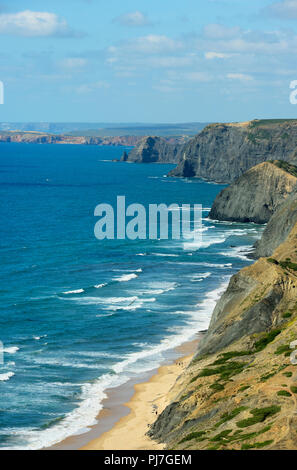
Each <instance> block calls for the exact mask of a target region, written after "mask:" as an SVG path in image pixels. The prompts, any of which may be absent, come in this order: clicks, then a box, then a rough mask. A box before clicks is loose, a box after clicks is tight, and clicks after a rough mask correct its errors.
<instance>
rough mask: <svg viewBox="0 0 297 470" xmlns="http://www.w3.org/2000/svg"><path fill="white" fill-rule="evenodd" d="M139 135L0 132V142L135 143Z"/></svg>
mask: <svg viewBox="0 0 297 470" xmlns="http://www.w3.org/2000/svg"><path fill="white" fill-rule="evenodd" d="M140 140H141V137H137V136H133V135H127V136H117V137H90V136H83V135H80V136H78V135H76V136H75V135H64V134H47V133H44V132H12V131H11V132H0V142H5V143H10V142H13V143H17V144H72V145H100V146H101V145H111V146H122V145H128V146H130V145H131V146H133V145H137V144H138V142H139V141H140Z"/></svg>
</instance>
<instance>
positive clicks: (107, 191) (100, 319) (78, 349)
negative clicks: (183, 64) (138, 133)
mask: <svg viewBox="0 0 297 470" xmlns="http://www.w3.org/2000/svg"><path fill="white" fill-rule="evenodd" d="M123 150H125V149H124V148H117V147H96V146H75V145H45V144H43V145H36V144H35V145H34V144H4V143H3V144H0V197H1V206H0V227H1V246H0V259H1V266H0V277H1V280H0V290H1V293H0V295H1V313H0V340H1V341H2V343H3V347H4V365H0V396H1V403H0V448H2V449H4V448H5V449H7V448H9V449H40V448H43V447H47V446H50V445H53V444H55V443H57V442H59V441H61V440H63V439H64V438H66V437H67V436H70V435H72V434H74V433H78V432H79V431H81V430H82V429H86V428H87V427H88V426H90V425H93V424H94V423H95V422H96V416H97V415H98V412H99V411H100V409H101V407H102V400H103V399H104V397H105V396H106V394H105V391H106V389H107V388H112V387H117V386H119V385H121V384H124V383H125V382H127V381H128V380H129V379H131V378H136V379H137V376H138V375H139V374H140V373H143V372H144V371H150V370H152V369H155V368H156V367H157V366H158V365H159V364H161V363H162V361H163V360H164V357H165V356H166V353H167V352H168V351H169V350H171V349H173V348H175V347H177V346H178V345H180V344H182V343H184V342H186V341H188V340H191V339H193V335H194V334H195V333H197V332H198V331H201V330H205V329H206V328H207V327H208V324H209V321H210V317H211V313H212V310H213V308H214V306H215V303H216V301H217V299H218V298H219V296H220V295H221V293H222V292H223V291H224V289H225V288H226V286H227V284H228V281H229V279H230V277H231V275H232V274H234V273H235V272H236V271H238V270H239V269H240V268H242V267H244V266H246V265H248V264H249V263H250V261H249V260H248V258H247V256H246V254H247V252H248V251H249V249H250V247H251V246H252V245H253V244H254V242H255V240H256V239H257V238H258V237H259V234H260V233H261V230H262V227H259V226H256V225H251V224H249V225H247V224H235V223H222V222H221V223H220V222H214V221H210V220H208V219H207V215H208V212H209V208H210V206H211V204H212V202H213V200H214V198H215V196H216V195H217V194H218V192H219V191H220V190H221V189H222V188H223V187H224V186H222V185H218V184H211V183H207V182H203V181H201V180H198V179H178V178H167V177H166V176H165V175H166V174H167V173H168V172H169V171H170V170H171V169H172V168H173V165H169V164H167V165H163V164H158V165H139V164H128V163H118V162H112V160H113V159H118V158H120V156H121V154H122V152H123ZM126 150H128V149H126ZM118 195H125V196H126V200H127V204H130V203H134V202H136V203H141V204H143V205H144V206H145V207H148V204H151V203H166V204H171V203H177V204H179V205H181V204H191V205H193V204H194V203H196V204H202V205H203V231H202V233H203V242H202V245H201V246H198V245H195V243H192V244H191V243H185V240H135V241H130V240H104V241H99V240H97V239H96V238H95V236H94V225H95V223H96V221H97V220H98V218H96V217H94V209H95V207H96V205H97V204H100V203H109V204H112V205H113V206H115V204H116V198H117V196H118Z"/></svg>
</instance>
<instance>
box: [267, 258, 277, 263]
mask: <svg viewBox="0 0 297 470" xmlns="http://www.w3.org/2000/svg"><path fill="white" fill-rule="evenodd" d="M267 261H268V263H271V264H279V262H278V261H277V260H276V259H274V258H267Z"/></svg>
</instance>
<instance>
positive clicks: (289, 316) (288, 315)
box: [283, 312, 292, 318]
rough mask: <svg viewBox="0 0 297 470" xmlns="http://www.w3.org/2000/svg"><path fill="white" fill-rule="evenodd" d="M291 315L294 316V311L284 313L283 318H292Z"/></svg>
mask: <svg viewBox="0 0 297 470" xmlns="http://www.w3.org/2000/svg"><path fill="white" fill-rule="evenodd" d="M291 316H292V313H290V312H286V313H284V314H283V318H291Z"/></svg>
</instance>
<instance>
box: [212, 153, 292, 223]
mask: <svg viewBox="0 0 297 470" xmlns="http://www.w3.org/2000/svg"><path fill="white" fill-rule="evenodd" d="M296 186H297V167H296V166H294V165H290V164H288V163H286V162H282V161H279V160H276V161H272V162H264V163H260V164H259V165H256V166H255V167H253V168H251V169H250V170H248V171H247V172H246V173H244V174H243V175H242V176H241V177H240V178H238V179H237V180H236V181H235V182H234V183H232V184H231V185H230V186H228V187H227V188H225V189H223V190H222V191H221V192H220V193H219V194H218V196H217V197H216V199H215V201H214V204H213V206H212V209H211V211H210V214H209V218H211V219H215V220H227V221H236V222H254V223H256V224H265V223H267V222H268V221H269V219H270V218H271V216H272V215H273V214H274V213H275V211H276V210H277V208H278V207H279V206H280V204H282V203H283V202H284V201H285V199H286V198H287V197H288V195H289V194H290V193H291V192H292V191H293V189H294V188H295V187H296Z"/></svg>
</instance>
